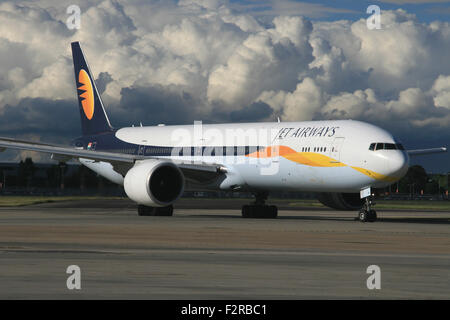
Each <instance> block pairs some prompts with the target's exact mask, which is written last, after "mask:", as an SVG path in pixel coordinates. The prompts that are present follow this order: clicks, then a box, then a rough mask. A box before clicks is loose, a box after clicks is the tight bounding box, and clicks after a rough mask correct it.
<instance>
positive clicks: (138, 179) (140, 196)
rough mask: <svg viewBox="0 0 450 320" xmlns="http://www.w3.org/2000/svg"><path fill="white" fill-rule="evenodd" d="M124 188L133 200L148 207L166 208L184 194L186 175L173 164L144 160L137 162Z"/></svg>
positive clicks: (125, 181)
mask: <svg viewBox="0 0 450 320" xmlns="http://www.w3.org/2000/svg"><path fill="white" fill-rule="evenodd" d="M123 186H124V188H125V193H126V194H127V196H128V197H129V198H130V199H131V200H133V201H135V202H137V203H139V204H143V205H146V206H151V207H164V206H168V205H170V204H172V203H174V202H175V201H176V200H177V199H178V198H179V197H180V196H181V194H182V193H183V190H184V175H183V173H182V172H181V170H180V169H179V168H178V167H177V166H176V165H175V164H173V163H172V162H168V161H161V160H144V161H140V162H136V164H135V165H134V167H133V168H131V169H130V170H129V171H128V172H127V174H126V175H125V179H124V183H123Z"/></svg>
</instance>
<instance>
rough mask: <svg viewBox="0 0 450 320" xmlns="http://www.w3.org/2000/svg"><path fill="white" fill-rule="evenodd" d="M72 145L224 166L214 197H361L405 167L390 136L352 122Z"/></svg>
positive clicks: (168, 131)
mask: <svg viewBox="0 0 450 320" xmlns="http://www.w3.org/2000/svg"><path fill="white" fill-rule="evenodd" d="M74 143H75V145H76V146H77V147H79V148H81V147H82V148H84V149H91V150H97V151H108V152H115V153H126V154H134V155H142V156H149V157H150V156H152V157H158V158H167V159H172V160H183V161H193V162H200V163H205V164H219V165H223V167H224V168H226V179H220V180H217V181H212V182H210V183H209V184H205V185H203V187H204V189H219V190H241V189H243V190H256V191H257V190H268V191H270V190H292V191H317V192H359V191H360V190H362V189H364V188H366V187H384V186H387V185H390V184H392V183H394V182H396V181H398V180H399V179H400V178H401V177H403V176H404V175H405V174H406V172H407V169H408V162H409V158H408V155H407V153H406V151H405V150H403V147H402V146H401V145H400V144H399V143H398V141H396V140H395V139H394V137H393V136H392V135H391V134H390V133H388V132H387V131H385V130H383V129H381V128H379V127H376V126H374V125H371V124H368V123H364V122H360V121H352V120H336V121H305V122H279V123H235V124H207V125H205V124H203V125H202V124H200V123H197V124H194V125H177V126H162V125H160V126H152V127H127V128H122V129H119V130H115V131H113V132H108V133H104V134H98V135H94V136H84V137H82V138H79V139H77V140H75V142H74ZM86 161H87V162H86ZM86 161H84V162H83V161H82V162H83V163H84V164H85V165H87V166H88V167H90V168H91V169H93V170H95V171H97V172H98V173H99V174H101V175H103V176H105V177H107V178H108V179H110V180H112V181H114V182H116V183H120V184H121V183H123V177H122V176H121V175H119V174H118V173H116V172H114V171H113V168H112V166H111V165H109V164H108V163H103V162H95V163H94V162H91V163H89V161H88V160H86ZM189 186H190V185H189V184H188V187H187V188H188V189H189ZM191 187H192V188H193V189H198V188H201V186H197V185H195V184H192V185H191Z"/></svg>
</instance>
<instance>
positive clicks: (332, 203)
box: [317, 193, 364, 210]
mask: <svg viewBox="0 0 450 320" xmlns="http://www.w3.org/2000/svg"><path fill="white" fill-rule="evenodd" d="M317 199H318V200H319V202H320V203H322V204H323V205H326V206H327V207H330V208H333V209H337V210H359V209H361V207H362V206H363V204H364V199H361V198H360V194H359V193H319V194H318V196H317Z"/></svg>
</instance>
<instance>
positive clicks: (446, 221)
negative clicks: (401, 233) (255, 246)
mask: <svg viewBox="0 0 450 320" xmlns="http://www.w3.org/2000/svg"><path fill="white" fill-rule="evenodd" d="M187 217H190V218H205V217H208V218H213V217H214V218H222V219H243V220H245V221H252V220H254V221H261V220H266V221H270V220H272V221H275V220H304V221H338V222H349V221H355V222H359V221H358V220H357V218H356V217H331V216H329V217H326V216H283V215H280V216H278V218H277V219H263V218H253V219H244V218H242V217H241V216H238V215H225V214H222V215H217V214H202V215H188V216H187ZM376 222H378V223H379V222H383V223H417V224H419V223H422V224H449V225H450V219H449V218H435V217H433V218H412V217H411V218H408V217H404V218H389V217H383V218H378V219H377V221H376ZM359 223H361V222H359ZM366 223H369V224H370V223H372V222H366Z"/></svg>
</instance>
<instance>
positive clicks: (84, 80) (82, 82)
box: [72, 42, 112, 135]
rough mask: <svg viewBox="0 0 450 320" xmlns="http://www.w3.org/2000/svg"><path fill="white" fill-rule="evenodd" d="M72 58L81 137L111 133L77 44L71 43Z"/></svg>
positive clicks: (93, 83)
mask: <svg viewBox="0 0 450 320" xmlns="http://www.w3.org/2000/svg"><path fill="white" fill-rule="evenodd" d="M72 57H73V66H74V68H75V84H76V86H77V96H78V105H79V107H80V116H81V131H82V133H83V135H94V134H99V133H102V132H108V131H111V130H112V127H111V124H110V123H109V119H108V116H107V115H106V112H105V108H104V107H103V103H102V99H101V98H100V95H99V94H98V91H97V87H96V86H95V82H94V79H93V77H92V73H91V71H90V70H89V65H88V63H87V61H86V59H85V57H84V54H83V50H81V47H80V43H79V42H72Z"/></svg>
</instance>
